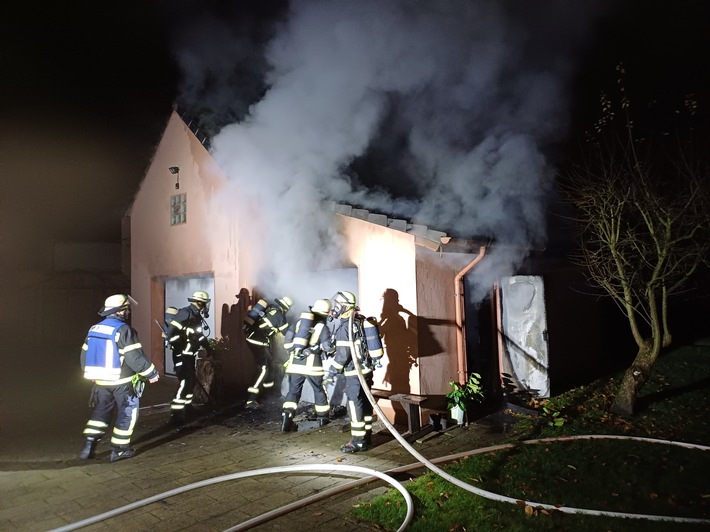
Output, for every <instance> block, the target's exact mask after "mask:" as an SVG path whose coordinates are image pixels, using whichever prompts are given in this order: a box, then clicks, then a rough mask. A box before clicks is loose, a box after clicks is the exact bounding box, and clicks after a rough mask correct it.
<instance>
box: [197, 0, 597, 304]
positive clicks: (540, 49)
mask: <svg viewBox="0 0 710 532" xmlns="http://www.w3.org/2000/svg"><path fill="white" fill-rule="evenodd" d="M281 15H282V16H281V17H280V18H278V19H277V21H276V22H275V24H276V25H275V26H273V27H272V29H273V33H272V35H273V37H272V38H271V39H270V40H266V41H264V42H263V43H262V48H261V50H262V51H263V53H264V55H263V57H264V59H265V65H264V72H265V77H264V78H263V87H264V91H263V93H260V94H259V96H258V97H256V98H253V101H252V102H251V103H250V105H249V107H248V110H247V111H245V112H243V113H242V116H241V117H240V118H239V120H238V121H236V122H235V123H232V124H229V125H226V126H224V127H222V128H221V130H220V131H219V133H218V134H217V135H216V136H215V137H214V139H213V141H212V146H213V152H212V153H213V156H214V157H215V159H216V160H217V162H218V164H219V165H220V167H221V168H222V169H223V171H224V172H225V173H226V174H227V175H228V177H229V180H230V185H231V188H230V192H229V193H228V194H225V195H223V196H222V197H221V198H220V199H219V203H220V204H221V205H222V206H223V207H225V208H227V209H229V212H233V213H235V215H236V216H239V220H238V225H239V228H240V239H241V243H242V245H246V246H254V247H255V248H260V249H262V253H260V256H261V257H262V260H263V262H262V264H260V271H261V272H263V274H262V279H261V280H260V282H261V283H264V284H266V283H269V284H273V286H275V287H278V288H277V290H285V289H287V288H288V286H293V281H294V277H293V275H296V274H295V273H294V272H299V271H311V270H316V269H328V268H335V267H339V266H341V265H342V261H343V257H342V256H341V254H340V251H339V247H338V238H337V235H336V234H334V232H333V229H332V228H331V225H330V223H329V221H330V215H329V214H328V213H327V212H324V211H323V209H322V208H321V206H320V205H321V202H322V201H323V200H334V201H336V202H342V203H347V204H351V205H356V206H359V207H363V208H366V209H370V210H372V211H375V212H378V213H382V214H387V215H389V216H391V217H398V218H405V219H407V220H410V221H412V222H414V223H421V224H426V225H428V226H429V227H431V228H432V229H436V230H440V231H446V232H448V233H449V234H452V235H454V236H457V237H462V238H472V237H490V238H492V239H493V240H494V241H495V242H496V246H495V247H494V249H493V252H492V254H491V256H490V257H488V258H487V259H486V262H487V266H484V267H482V268H479V269H477V270H476V273H475V275H476V276H478V277H477V282H476V284H477V285H480V286H484V287H485V286H490V280H492V279H495V278H497V277H498V276H499V275H505V274H509V273H511V272H512V271H513V270H514V268H515V266H516V265H517V264H519V262H520V261H521V260H522V259H523V258H524V256H525V252H524V250H525V249H526V248H528V247H530V246H541V245H544V243H545V238H546V237H545V226H546V221H545V209H546V199H547V198H548V195H549V192H550V187H551V178H550V176H551V173H552V172H551V168H550V166H549V163H548V161H547V158H546V153H547V152H548V150H549V149H550V148H551V147H554V146H555V143H556V142H558V141H559V140H560V139H561V138H562V137H563V135H564V134H565V133H566V128H567V125H568V113H569V109H568V101H567V97H566V92H565V91H566V83H567V82H568V81H569V79H570V77H571V75H572V74H573V73H574V65H575V63H574V62H575V59H576V54H577V52H578V50H579V47H580V45H581V44H582V37H583V36H584V35H585V33H586V32H587V28H586V27H585V26H586V25H588V24H589V23H590V21H591V20H592V18H591V17H590V13H588V12H584V10H583V9H581V7H580V5H579V4H578V3H574V5H572V4H569V5H568V3H565V2H540V3H535V5H534V6H532V5H530V4H529V3H526V2H504V1H497V2H487V1H486V2H482V1H472V0H446V1H441V2H439V1H423V0H421V1H420V0H387V1H382V0H358V1H357V2H352V1H348V0H327V1H325V0H324V1H321V0H308V1H294V2H292V3H291V4H290V5H289V7H288V9H287V11H286V12H284V13H282V14H281ZM219 35H222V36H223V35H225V34H224V33H219ZM229 49H230V47H229V46H225V45H223V46H221V50H223V51H224V53H225V55H226V56H227V57H225V58H224V59H225V60H226V59H229V52H228V51H229ZM215 52H216V53H217V54H219V53H220V52H219V50H216V51H215ZM214 60H215V59H214V58H213V61H214ZM232 66H233V65H232ZM213 67H214V65H213ZM231 71H232V72H233V70H231ZM218 74H219V73H218V72H215V71H214V68H213V71H212V73H211V75H212V76H215V75H217V76H218ZM246 86H247V87H251V86H253V85H249V84H247V85H246ZM234 90H235V91H237V92H238V86H237V87H235V88H234ZM222 94H223V93H222ZM207 96H208V95H206V94H202V95H201V97H202V98H203V99H204V98H207ZM206 103H207V102H206V101H203V104H206ZM257 220H258V223H254V222H256V221H257ZM481 276H484V278H482V277H481Z"/></svg>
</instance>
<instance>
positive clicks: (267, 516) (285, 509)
mask: <svg viewBox="0 0 710 532" xmlns="http://www.w3.org/2000/svg"><path fill="white" fill-rule="evenodd" d="M353 314H354V312H353ZM352 320H353V315H351V317H350V338H351V342H350V348H351V352H352V353H353V355H354V356H353V360H354V364H355V367H356V368H357V372H358V378H359V380H360V384H361V385H362V388H363V390H364V391H365V394H366V396H367V398H368V400H369V401H370V403H371V404H372V407H373V409H374V411H375V412H377V415H378V417H379V419H380V420H381V421H382V423H383V424H384V425H385V426H386V427H387V429H388V430H389V431H390V433H391V434H392V435H393V436H394V437H395V439H397V441H399V443H400V444H402V446H403V447H404V448H405V449H406V450H407V452H409V453H410V454H411V455H412V456H413V457H414V458H416V459H417V460H418V462H416V463H414V464H408V465H405V466H401V467H398V468H395V469H391V470H389V471H387V473H388V474H396V473H402V472H405V471H410V470H413V469H419V468H421V467H422V466H423V467H426V468H427V469H429V470H430V471H432V472H434V473H436V474H437V475H439V476H441V477H442V478H444V479H446V480H448V481H449V482H451V483H452V484H454V485H456V486H458V487H460V488H461V489H464V490H466V491H468V492H471V493H474V494H476V495H479V496H481V497H484V498H486V499H490V500H494V501H499V502H506V503H511V504H519V503H521V502H523V503H524V504H525V505H526V506H532V507H534V508H543V509H547V510H551V511H558V512H563V513H569V514H583V515H594V516H606V517H619V518H631V519H645V520H652V521H669V522H674V523H697V524H710V520H708V519H694V518H686V517H673V516H663V515H646V514H632V513H625V512H608V511H603V510H590V509H585V508H573V507H565V506H557V505H551V504H545V503H538V502H532V501H527V500H526V501H521V500H520V499H514V498H512V497H506V496H504V495H499V494H496V493H493V492H490V491H486V490H482V489H480V488H476V487H475V486H472V485H470V484H467V483H465V482H463V481H461V480H459V479H457V478H456V477H453V476H451V475H449V474H448V473H446V472H445V471H443V470H442V469H440V468H438V467H437V466H436V465H434V464H435V463H444V462H449V461H452V460H457V459H459V458H464V457H466V456H471V455H475V454H483V453H489V452H494V451H499V450H505V449H512V448H515V447H518V446H520V445H531V444H538V443H549V442H557V441H572V440H584V439H587V440H596V439H598V440H601V439H619V440H630V441H641V442H649V443H657V444H665V445H674V446H679V447H685V448H689V449H698V450H702V451H707V450H710V447H707V446H704V445H698V444H692V443H684V442H676V441H669V440H656V439H652V438H642V437H635V436H616V435H603V434H599V435H578V436H562V437H556V438H544V439H540V440H526V441H521V442H516V443H508V444H501V445H495V446H491V447H485V448H480V449H474V450H471V451H464V452H461V453H457V454H452V455H449V456H445V457H439V458H435V459H432V460H429V459H427V458H425V457H424V456H423V455H421V454H420V453H419V452H417V451H416V450H415V449H414V448H413V447H412V446H411V445H410V444H409V443H408V442H407V441H406V440H405V439H404V438H403V437H402V435H401V434H400V433H399V431H398V430H397V429H396V428H395V427H394V426H393V425H392V423H391V422H390V421H389V419H387V416H385V414H384V412H382V409H381V408H380V407H379V405H378V404H377V401H376V400H375V398H374V397H373V396H372V393H371V392H370V388H369V386H368V384H367V382H366V381H365V378H364V376H363V374H362V368H361V366H360V362H359V360H358V359H357V356H355V354H356V351H355V344H354V343H353V341H352V337H353V335H352V331H353V329H352V323H353V321H352ZM293 471H327V472H336V471H351V472H358V473H363V474H367V475H370V476H369V477H368V478H364V479H361V480H358V481H355V482H351V483H348V484H345V485H342V486H336V487H335V488H331V489H328V490H324V491H322V492H321V493H318V494H315V495H311V496H309V497H306V498H303V499H301V500H299V501H295V502H293V503H290V504H288V505H285V506H282V507H280V508H276V509H274V510H272V511H270V512H266V513H264V514H261V515H259V516H257V517H254V518H252V519H250V520H248V521H245V522H243V523H241V524H239V525H236V526H234V527H232V528H229V529H227V530H226V531H225V532H237V531H242V530H249V529H250V528H253V527H254V526H258V525H260V524H263V523H265V522H268V521H270V520H272V519H274V518H276V517H280V516H281V515H285V514H286V513H289V512H291V511H294V510H297V509H299V508H303V507H305V506H308V505H309V504H313V503H315V502H317V501H319V500H322V499H325V498H328V497H331V496H333V495H334V494H337V493H341V492H344V491H347V490H350V489H353V488H355V487H357V486H361V485H363V484H367V483H369V482H372V481H373V480H374V479H375V478H380V479H382V480H384V481H385V482H387V483H389V484H390V485H392V486H393V487H395V488H396V489H397V490H398V491H399V492H400V493H401V494H402V496H403V497H404V499H405V501H406V503H407V513H406V516H405V519H404V521H403V523H402V525H401V526H400V528H399V529H398V530H400V531H402V530H404V529H405V528H406V527H407V526H408V525H409V523H410V522H411V520H412V518H413V515H414V506H413V502H412V498H411V495H410V494H409V492H408V491H407V490H406V489H405V488H404V487H403V486H402V484H400V483H399V482H397V481H396V480H394V479H393V478H391V477H390V476H389V475H388V474H386V473H381V472H379V471H377V470H374V469H369V468H364V467H359V466H347V465H334V464H333V465H327V464H308V465H306V464H304V465H297V466H283V467H272V468H266V469H257V470H253V471H244V472H241V473H233V474H229V475H223V476H220V477H213V478H210V479H207V480H203V481H200V482H195V483H193V484H188V485H186V486H182V487H180V488H176V489H174V490H170V491H166V492H164V493H160V494H158V495H154V496H152V497H148V498H146V499H142V500H139V501H136V502H134V503H131V504H128V505H126V506H122V507H120V508H116V509H115V510H111V511H109V512H105V513H103V514H100V515H97V516H94V517H90V518H88V519H84V520H83V521H78V522H76V523H73V524H70V525H66V526H64V527H60V528H56V529H54V530H52V531H50V532H68V531H71V530H77V529H79V528H82V527H85V526H88V525H91V524H94V523H98V522H100V521H103V520H105V519H109V518H111V517H115V516H117V515H120V514H122V513H125V512H128V511H131V510H134V509H136V508H140V507H142V506H146V505H148V504H152V503H154V502H157V501H160V500H163V499H166V498H168V497H172V496H173V495H178V494H180V493H184V492H187V491H190V490H193V489H198V488H202V487H204V486H209V485H212V484H217V483H219V482H225V481H228V480H236V479H240V478H248V477H252V476H259V475H269V474H274V473H287V472H293Z"/></svg>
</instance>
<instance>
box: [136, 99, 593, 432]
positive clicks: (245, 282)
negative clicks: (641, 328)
mask: <svg viewBox="0 0 710 532" xmlns="http://www.w3.org/2000/svg"><path fill="white" fill-rule="evenodd" d="M256 179H257V178H256V177H255V180H256ZM233 186H234V185H233V183H231V182H230V180H229V179H228V178H227V176H226V174H225V173H224V171H223V170H222V169H221V165H220V164H218V163H217V161H216V160H215V159H214V158H213V156H212V155H211V153H210V151H209V150H208V149H207V147H206V146H205V143H204V142H203V141H201V140H200V139H199V138H198V136H196V135H195V133H194V132H193V131H192V130H191V128H190V126H189V125H188V123H186V122H185V121H184V120H183V119H182V118H181V116H180V115H179V114H178V113H177V112H174V113H173V114H172V115H171V117H170V119H169V121H168V123H167V125H166V128H165V131H164V134H163V136H162V139H161V141H160V143H159V145H158V146H157V149H156V151H155V154H154V157H153V159H152V162H151V164H150V166H149V168H148V170H147V172H146V174H145V177H144V179H143V181H142V183H141V184H140V187H139V189H138V191H137V194H136V196H135V199H134V202H133V205H132V207H131V209H130V211H129V213H128V214H127V216H126V219H125V224H124V229H125V233H124V234H125V241H124V244H125V249H126V250H129V249H130V262H131V265H130V271H131V286H132V295H133V296H134V297H135V298H136V299H137V300H138V301H139V303H140V304H139V305H138V307H137V308H136V309H135V311H134V317H133V321H134V326H135V327H136V328H137V329H138V331H139V333H140V335H141V338H144V339H145V340H144V344H147V345H150V346H151V352H152V353H162V352H163V351H164V348H163V339H162V337H161V331H160V329H159V328H158V327H156V326H155V321H160V320H162V319H163V313H164V309H165V308H166V306H170V305H174V306H183V305H185V304H186V302H187V298H188V297H189V295H190V294H192V292H193V291H194V290H205V291H207V292H208V293H209V294H211V295H212V313H211V315H210V316H209V318H208V319H207V325H208V327H209V329H210V330H211V332H212V337H214V338H223V337H229V339H230V343H229V345H230V352H229V353H228V355H227V356H225V357H224V360H223V367H222V379H223V386H224V388H225V392H226V393H227V394H229V397H233V398H234V400H235V401H237V400H238V399H239V398H240V397H243V396H244V394H245V393H246V389H247V387H248V386H249V384H250V381H251V380H252V378H253V375H254V371H255V366H254V360H253V357H252V354H251V352H250V351H249V349H248V348H247V344H246V343H245V342H244V337H243V334H242V332H241V324H242V320H243V318H244V316H245V314H246V312H247V310H248V309H249V308H250V307H251V306H252V305H253V304H255V303H256V301H257V300H258V299H259V298H262V297H264V298H267V299H272V298H276V297H281V296H284V295H288V296H289V297H291V298H292V299H293V300H294V301H295V305H294V308H295V309H296V310H295V312H296V314H295V316H296V317H297V315H298V314H297V313H298V312H300V309H303V308H306V307H307V306H308V305H309V304H311V303H312V302H313V301H314V300H315V299H318V298H329V297H331V296H332V295H333V294H334V293H336V292H337V291H339V290H349V291H352V292H353V293H355V294H356V295H357V297H358V302H359V306H360V308H361V311H362V313H363V314H365V315H368V316H373V317H375V318H376V319H377V320H378V323H379V326H380V331H381V333H382V336H383V340H384V344H385V351H386V356H385V360H384V363H383V367H382V368H381V369H379V370H377V371H376V373H375V387H376V388H378V389H381V390H389V391H391V392H395V393H405V394H415V395H421V396H427V397H439V398H440V397H441V396H443V395H444V394H446V393H448V391H449V390H450V385H449V383H450V381H452V380H456V381H463V380H465V378H466V377H467V376H468V375H469V374H470V373H471V372H474V371H475V372H478V373H480V374H482V375H483V376H484V384H485V387H486V391H487V393H488V394H489V396H491V397H493V396H501V393H502V391H503V388H504V387H507V390H508V392H510V391H511V389H512V388H510V386H511V385H513V386H514V388H515V389H516V390H518V391H524V392H526V393H530V394H532V395H537V396H540V397H546V396H549V395H550V393H551V391H554V390H555V388H557V389H561V388H562V387H564V382H567V381H569V380H570V379H572V380H575V379H576V380H579V379H580V378H583V377H582V374H584V373H585V372H588V371H589V369H590V367H591V366H590V364H593V362H594V361H593V360H591V359H590V357H589V355H590V353H592V352H594V349H595V347H596V346H595V345H593V342H587V343H585V345H583V346H582V345H578V343H577V342H575V339H576V338H578V337H579V334H580V332H581V330H582V327H583V326H585V327H588V326H589V324H590V320H592V319H594V316H593V315H588V316H587V317H586V318H585V321H584V324H582V323H577V325H575V324H574V323H570V321H569V319H568V317H569V316H568V313H569V312H570V310H569V308H570V307H569V306H568V305H575V307H576V308H575V311H576V312H580V313H583V311H582V310H580V306H579V301H577V302H575V301H574V298H575V297H577V296H575V293H576V292H574V291H573V290H570V289H569V287H570V283H573V282H574V281H573V280H572V279H573V277H574V275H575V274H574V272H573V270H571V269H569V267H567V266H565V265H564V264H563V263H562V262H560V261H557V262H556V263H555V261H552V262H551V261H549V260H545V259H541V258H538V259H536V260H530V259H528V261H525V262H524V263H523V265H522V266H521V267H520V268H519V270H518V271H511V272H509V273H508V274H506V275H498V276H495V277H494V275H496V272H499V271H501V270H500V268H496V267H493V266H495V261H496V259H497V258H500V257H501V254H500V253H497V251H498V250H497V247H498V244H496V242H494V241H491V240H489V239H485V238H460V237H454V236H451V235H450V234H448V233H446V232H442V231H438V230H435V229H432V228H430V227H428V226H425V225H418V224H413V223H411V222H409V221H407V220H404V219H400V218H394V217H389V216H387V215H384V214H379V213H375V212H372V211H369V210H365V209H358V208H354V207H352V206H350V205H347V204H343V203H335V202H332V201H330V202H328V201H313V202H310V201H309V198H308V196H306V197H304V198H301V197H297V198H294V200H293V201H297V202H300V203H302V204H303V212H302V214H301V216H296V215H293V217H292V218H284V219H282V220H280V222H281V223H283V224H289V225H288V226H286V225H284V227H282V229H283V231H284V233H285V235H286V238H285V239H284V238H282V237H279V236H274V234H273V233H271V232H270V231H272V229H270V224H271V223H272V222H270V221H268V220H266V221H265V220H264V217H269V216H271V213H269V212H267V211H266V210H264V209H260V205H259V203H258V202H256V203H253V204H250V203H248V202H247V203H246V204H230V202H229V201H228V199H229V198H234V197H235V196H234V194H238V193H239V191H238V190H236V191H235V190H233ZM273 193H274V194H276V195H278V194H283V195H284V196H285V198H286V201H287V202H288V201H290V193H289V192H288V191H279V190H273ZM242 209H243V210H244V211H243V212H242V213H240V215H239V216H236V215H235V211H236V210H242ZM277 217H278V216H277ZM276 226H277V227H279V224H276ZM303 233H305V234H306V235H307V236H308V237H309V238H310V239H312V240H314V243H315V245H311V244H306V243H304V242H305V241H304V240H302V238H301V237H302V236H303V235H302V234H303ZM501 247H504V246H501ZM503 251H506V250H505V249H503ZM525 252H526V253H528V254H532V256H533V257H535V256H541V254H539V253H537V254H536V253H535V252H534V250H525ZM274 264H277V265H279V268H276V269H274V267H273V265H274ZM550 264H556V266H550ZM535 268H538V270H537V271H535ZM545 269H547V271H545ZM479 271H480V272H482V273H481V274H480V275H478V276H477V275H476V274H477V273H478V272H479ZM483 283H487V284H485V285H484V284H483ZM551 294H553V295H554V296H555V300H554V301H553V304H552V305H550V299H549V298H550V295H551ZM292 319H295V317H292ZM552 335H554V340H551V341H550V338H551V337H552ZM148 339H150V340H148ZM550 345H552V346H555V348H556V352H553V351H551V350H550ZM168 355H169V352H168V351H167V350H166V351H165V356H164V357H163V359H162V360H154V361H153V362H154V363H155V364H156V366H158V367H159V368H160V369H161V370H162V371H163V372H164V373H165V374H167V375H171V374H173V368H172V363H171V359H170V356H168ZM571 356H573V357H574V359H573V360H570V359H569V358H568V357H571ZM556 380H559V382H556ZM383 402H384V403H388V402H387V401H383ZM387 406H388V405H387V404H385V408H386V407H387ZM421 416H422V421H425V416H426V411H425V410H424V411H422V412H421Z"/></svg>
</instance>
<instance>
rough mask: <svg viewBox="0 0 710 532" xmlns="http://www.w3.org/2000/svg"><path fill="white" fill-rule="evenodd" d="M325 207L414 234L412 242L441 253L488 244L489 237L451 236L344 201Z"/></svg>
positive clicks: (464, 251) (473, 248)
mask: <svg viewBox="0 0 710 532" xmlns="http://www.w3.org/2000/svg"><path fill="white" fill-rule="evenodd" d="M326 209H329V210H331V211H332V212H334V213H336V214H340V215H342V216H348V217H350V218H357V219H358V220H364V221H366V222H369V223H373V224H376V225H381V226H383V227H388V228H389V229H394V230H395V231H402V232H403V233H409V234H411V235H414V243H415V244H417V245H419V246H424V247H425V248H427V249H430V250H432V251H438V252H443V253H477V252H478V250H479V248H480V247H481V246H485V245H489V244H490V243H491V241H490V239H486V238H478V237H477V238H474V239H471V240H468V239H461V238H453V237H451V236H449V235H448V234H446V233H445V232H442V231H437V230H435V229H430V228H429V227H428V226H426V225H421V224H415V223H411V222H409V221H407V220H402V219H400V218H389V217H388V216H387V215H386V214H379V213H374V212H372V211H368V210H366V209H360V208H357V207H353V206H352V205H347V204H344V203H336V202H334V201H329V202H326Z"/></svg>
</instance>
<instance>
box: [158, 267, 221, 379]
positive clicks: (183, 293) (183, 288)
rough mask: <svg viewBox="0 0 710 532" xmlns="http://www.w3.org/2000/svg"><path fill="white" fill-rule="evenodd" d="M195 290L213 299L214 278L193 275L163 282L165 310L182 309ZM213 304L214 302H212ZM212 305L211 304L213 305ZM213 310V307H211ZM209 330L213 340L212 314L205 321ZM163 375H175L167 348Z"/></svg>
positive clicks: (171, 355)
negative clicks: (169, 308) (170, 308)
mask: <svg viewBox="0 0 710 532" xmlns="http://www.w3.org/2000/svg"><path fill="white" fill-rule="evenodd" d="M196 290H202V291H204V292H207V293H208V294H209V295H210V297H211V298H213V299H214V276H213V275H211V274H210V275H195V276H190V277H174V278H169V279H166V280H165V308H168V307H175V308H178V309H179V308H182V307H186V306H187V305H189V304H190V303H189V301H188V300H187V298H188V297H191V296H192V294H193V293H194V292H195V291H196ZM213 303H214V302H213ZM213 303H212V304H213ZM212 308H213V307H212ZM205 321H206V322H207V325H208V326H209V329H210V333H211V334H210V335H209V337H210V338H214V334H213V332H214V330H215V328H214V314H213V313H212V312H210V315H209V317H208V318H207V319H206V320H205ZM165 374H166V375H175V367H174V365H173V354H172V350H171V349H170V348H169V347H166V348H165Z"/></svg>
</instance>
